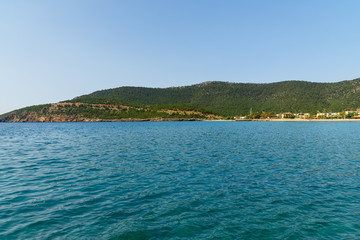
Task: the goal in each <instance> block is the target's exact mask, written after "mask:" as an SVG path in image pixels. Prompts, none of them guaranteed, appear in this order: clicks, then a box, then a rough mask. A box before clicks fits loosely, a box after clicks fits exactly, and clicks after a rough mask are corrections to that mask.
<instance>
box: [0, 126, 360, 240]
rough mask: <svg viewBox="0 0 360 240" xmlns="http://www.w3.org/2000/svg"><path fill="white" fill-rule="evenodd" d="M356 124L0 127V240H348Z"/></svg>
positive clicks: (353, 233) (355, 197)
mask: <svg viewBox="0 0 360 240" xmlns="http://www.w3.org/2000/svg"><path fill="white" fill-rule="evenodd" d="M359 132H360V123H357V122H137V123H131V122H130V123H22V124H16V123H14V124H12V123H2V124H0V239H356V238H359V236H360V203H359V199H360V143H359V139H360V137H359Z"/></svg>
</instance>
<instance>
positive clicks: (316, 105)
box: [72, 79, 360, 116]
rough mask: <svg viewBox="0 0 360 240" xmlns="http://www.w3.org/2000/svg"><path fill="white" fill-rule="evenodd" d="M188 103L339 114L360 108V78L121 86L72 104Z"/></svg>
mask: <svg viewBox="0 0 360 240" xmlns="http://www.w3.org/2000/svg"><path fill="white" fill-rule="evenodd" d="M104 101H105V102H106V101H109V102H121V103H122V102H124V103H129V102H131V104H148V105H157V104H188V105H193V106H197V107H201V108H205V109H208V110H210V111H213V112H215V113H218V114H220V115H227V116H235V115H245V114H249V110H250V108H252V110H253V112H260V111H263V110H264V111H267V112H270V111H272V112H275V113H280V112H287V111H290V112H309V113H316V112H317V111H328V112H338V111H342V110H345V109H354V108H355V109H356V108H358V107H360V79H355V80H351V81H342V82H337V83H313V82H305V81H284V82H276V83H269V84H250V83H228V82H205V83H201V84H196V85H192V86H185V87H173V88H144V87H120V88H114V89H108V90H102V91H97V92H94V93H91V94H89V95H84V96H80V97H78V98H75V99H73V100H72V102H92V103H97V102H101V103H103V102H104Z"/></svg>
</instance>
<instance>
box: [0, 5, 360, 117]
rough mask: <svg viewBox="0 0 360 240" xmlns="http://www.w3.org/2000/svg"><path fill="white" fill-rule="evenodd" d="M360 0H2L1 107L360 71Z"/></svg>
mask: <svg viewBox="0 0 360 240" xmlns="http://www.w3.org/2000/svg"><path fill="white" fill-rule="evenodd" d="M359 10H360V1H358V0H347V1H334V0H316V1H314V0H302V1H287V0H272V1H268V0H246V1H245V0H234V1H230V0H225V1H220V0H218V1H211V0H196V1H194V0H154V1H148V0H143V1H140V0H129V1H127V0H115V1H111V0H105V1H100V0H98V1H91V0H62V1H55V0H53V1H49V0H46V1H45V0H43V1H36V0H32V1H27V0H26V1H24V0H23V1H21V0H19V1H11V0H8V1H7V0H4V1H1V3H0V31H1V38H0V79H1V87H0V114H1V113H5V112H8V111H11V110H14V109H16V108H20V107H25V106H29V105H34V104H43V103H54V102H58V101H61V100H66V99H71V98H73V97H75V96H79V95H82V94H87V93H90V92H93V91H96V90H100V89H107V88H114V87H120V86H146V87H170V86H183V85H191V84H196V83H200V82H204V81H229V82H256V83H268V82H277V81H284V80H305V81H313V82H334V81H341V80H349V79H354V78H357V77H360V69H359V66H360V58H359V56H360V44H359V39H360V15H359V14H358V11H359Z"/></svg>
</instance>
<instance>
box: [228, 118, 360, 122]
mask: <svg viewBox="0 0 360 240" xmlns="http://www.w3.org/2000/svg"><path fill="white" fill-rule="evenodd" d="M234 121H236V122H241V121H252V122H359V121H360V119H351V118H349V119H300V118H297V119H286V118H281V119H244V120H242V119H241V120H234Z"/></svg>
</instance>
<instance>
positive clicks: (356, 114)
mask: <svg viewBox="0 0 360 240" xmlns="http://www.w3.org/2000/svg"><path fill="white" fill-rule="evenodd" d="M276 118H299V119H310V118H315V119H322V118H359V119H360V109H358V110H356V111H344V112H324V113H322V112H318V113H317V114H316V115H311V114H310V113H291V112H286V113H280V114H276Z"/></svg>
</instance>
